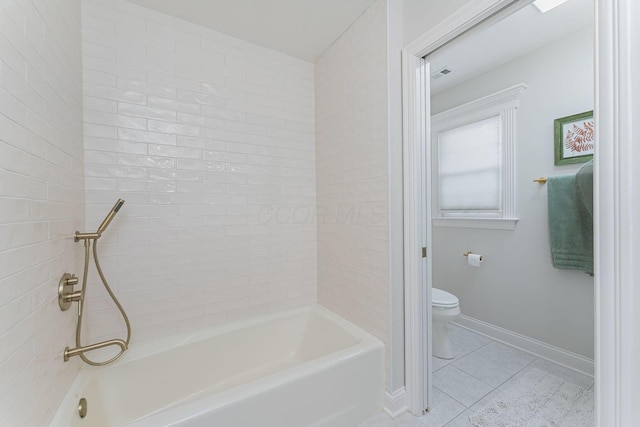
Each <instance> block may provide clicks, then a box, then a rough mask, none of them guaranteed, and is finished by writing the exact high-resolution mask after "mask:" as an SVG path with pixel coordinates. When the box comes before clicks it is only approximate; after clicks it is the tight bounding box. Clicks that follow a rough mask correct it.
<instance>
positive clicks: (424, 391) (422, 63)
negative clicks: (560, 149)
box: [403, 2, 593, 413]
mask: <svg viewBox="0 0 640 427" xmlns="http://www.w3.org/2000/svg"><path fill="white" fill-rule="evenodd" d="M507 3H509V2H502V5H501V7H506V6H508V4H507ZM493 6H494V7H495V2H493ZM523 6H526V5H523V4H522V3H520V4H519V5H518V7H519V8H522V7H523ZM495 12H496V9H495V8H494V9H491V7H490V6H489V5H488V2H487V8H486V9H485V10H484V11H483V12H478V10H473V11H472V10H470V11H469V13H468V15H467V16H465V17H463V16H462V15H463V14H460V15H459V16H458V20H457V22H449V23H445V24H444V25H443V28H441V29H440V30H438V29H435V30H434V31H432V32H430V33H428V34H427V35H425V37H423V38H422V39H421V40H418V41H416V42H415V43H414V44H412V45H410V46H409V47H408V48H407V50H406V52H405V55H404V56H403V61H404V62H403V67H404V68H405V70H416V73H415V75H412V74H413V73H412V72H409V73H405V75H404V77H405V79H408V80H412V82H411V84H406V81H405V85H404V89H405V91H404V96H405V111H406V109H407V107H409V108H411V107H412V108H413V111H414V112H415V111H419V112H420V113H421V114H422V117H425V116H430V113H429V111H428V110H429V108H430V105H429V104H430V103H429V100H428V98H427V97H426V96H424V97H421V96H420V93H421V92H424V93H429V92H430V85H431V82H430V81H429V80H430V79H429V77H430V75H432V74H434V73H437V72H439V71H441V70H442V69H447V67H446V66H445V65H443V64H440V66H438V67H437V69H436V67H433V68H431V65H432V64H433V63H435V61H431V60H432V59H433V58H428V59H427V60H425V59H423V58H424V56H425V55H426V54H428V53H430V52H433V51H434V50H435V48H437V47H440V46H441V45H442V44H444V43H445V42H449V41H450V40H451V39H453V38H454V37H455V36H456V35H459V34H461V33H464V32H465V31H467V30H468V29H469V28H471V27H473V26H475V25H476V24H478V23H479V22H482V21H485V20H487V19H489V21H493V22H491V23H492V24H493V23H495V22H497V21H498V20H497V19H496V18H495ZM511 13H514V14H515V10H511V11H508V12H507V13H506V14H511ZM492 16H493V17H492ZM447 26H448V30H447V29H446V28H445V27H447ZM438 31H440V32H439V33H438ZM456 31H457V34H456ZM465 37H472V36H465ZM454 44H455V42H453V43H451V45H454ZM420 48H422V49H421V50H420ZM409 52H412V53H409ZM452 68H453V67H452ZM455 72H456V71H455V70H454V73H455ZM447 74H448V73H447ZM452 75H453V74H452ZM451 99H452V97H447V100H451ZM447 100H445V101H442V102H441V104H442V103H444V104H446V102H448V101H447ZM452 102H453V101H452ZM448 106H449V107H450V106H451V105H448ZM440 108H441V109H442V107H440ZM577 108H578V109H579V108H580V107H577ZM425 112H426V114H425ZM422 117H421V116H420V115H417V114H410V115H409V116H408V117H405V147H404V148H405V183H406V185H405V200H407V201H408V202H409V203H407V204H405V225H406V226H407V228H408V229H413V231H416V230H417V231H418V233H417V234H418V235H419V236H420V237H421V239H422V240H421V241H420V243H422V245H424V246H425V247H426V248H427V252H428V253H430V254H432V253H434V252H435V251H436V248H434V247H433V243H432V239H433V235H432V234H431V233H429V232H427V231H430V230H428V227H427V224H424V223H421V218H423V217H427V216H430V215H431V213H432V212H431V200H429V199H425V198H421V197H422V196H421V195H420V194H419V193H420V188H419V187H420V185H421V183H426V186H427V187H430V186H431V184H432V183H431V180H432V177H431V176H430V175H429V174H428V173H426V174H425V171H424V169H423V165H420V164H419V162H418V161H416V160H415V159H416V158H425V159H426V162H427V163H430V161H431V157H432V153H431V152H430V150H427V144H425V141H422V143H418V144H416V145H414V146H413V147H412V146H411V144H409V143H407V142H410V141H414V142H415V141H420V140H421V138H423V137H424V135H425V134H427V132H429V127H430V123H428V122H426V121H424V119H423V118H422ZM558 117H560V115H558ZM551 144H553V143H552V142H551ZM421 151H422V152H421ZM420 155H422V157H420ZM551 162H552V163H551V165H552V167H553V159H552V160H551ZM536 170H541V171H542V172H540V173H537V172H536V173H533V174H534V175H538V174H539V175H552V174H553V172H554V171H553V169H552V170H550V171H549V172H548V173H547V172H546V171H544V170H543V169H536ZM527 173H528V172H527ZM527 173H522V174H520V176H525V175H527ZM421 174H423V176H421ZM556 174H558V173H556ZM411 177H413V178H415V177H420V178H421V180H417V179H416V180H415V182H412V179H411ZM537 177H538V176H533V175H532V176H531V177H528V178H527V179H529V181H530V183H531V184H532V186H534V188H536V190H537V191H539V190H540V189H539V184H537V183H536V184H534V183H533V179H534V178H537ZM407 178H409V179H407ZM535 186H538V187H535ZM422 194H424V192H422ZM543 195H544V194H543ZM412 202H413V203H415V205H413V206H412V205H411V203H412ZM412 207H413V208H416V211H414V212H413V213H412V212H407V211H406V210H407V208H412ZM427 213H428V214H429V215H426V214H427ZM544 216H545V217H546V213H545V215H544ZM429 228H430V227H429ZM405 238H407V236H405ZM415 243H417V241H416V240H415V238H414V241H413V242H411V241H409V242H405V256H406V259H405V272H406V273H408V274H407V284H408V286H407V299H406V300H407V301H408V302H407V307H409V306H410V305H411V302H410V301H411V300H413V302H414V307H411V308H409V309H408V310H407V336H408V342H407V353H408V357H407V373H408V375H407V398H408V406H409V408H410V409H411V411H412V412H414V413H416V412H415V411H416V408H420V405H424V406H422V407H425V406H428V404H429V400H430V392H431V389H430V387H429V384H431V383H432V377H431V371H432V367H431V366H429V365H430V364H429V363H427V367H426V368H423V370H422V372H420V369H421V368H420V367H419V366H418V365H419V363H418V362H417V359H416V354H418V353H419V352H422V357H423V359H422V360H425V359H427V357H428V356H429V355H430V353H431V348H430V345H431V344H430V342H429V340H425V341H424V342H422V343H421V344H416V340H413V339H412V337H415V336H416V334H415V332H416V331H417V330H418V329H420V330H421V332H423V333H424V332H426V334H425V335H427V336H430V334H431V327H432V325H431V324H430V315H431V313H430V311H431V306H430V304H425V306H424V307H422V309H416V307H415V306H417V305H418V304H417V303H415V301H431V283H430V280H431V276H432V274H433V271H434V270H433V269H432V264H431V263H432V260H431V259H430V258H427V259H419V260H416V258H417V257H416V258H414V255H416V253H417V251H418V248H415V247H412V246H417V245H415ZM436 244H437V242H436ZM467 249H469V250H474V249H473V248H470V247H469V248H467ZM476 250H479V249H476ZM459 252H461V251H459ZM456 255H457V256H458V257H459V258H462V252H461V253H459V254H457V252H456ZM449 258H451V260H453V259H454V257H453V254H451V255H450V256H449ZM451 262H458V260H455V261H451ZM437 264H438V266H440V265H441V262H440V261H438V262H437ZM436 269H437V267H436ZM412 274H413V276H412ZM416 278H419V280H421V279H423V278H424V279H426V280H428V281H429V283H428V286H426V288H425V287H422V288H421V287H420V286H411V281H412V280H414V279H416ZM583 302H584V301H583ZM463 313H464V308H463ZM590 335H591V337H593V332H591V333H590ZM583 345H584V344H583ZM587 346H588V344H587ZM576 353H577V354H579V353H578V352H576ZM585 359H588V357H585ZM418 360H419V359H418ZM416 372H417V373H418V374H419V377H420V378H423V379H424V380H423V381H420V380H416V379H415V378H413V377H414V376H415V373H416Z"/></svg>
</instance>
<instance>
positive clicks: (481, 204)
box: [438, 116, 502, 213]
mask: <svg viewBox="0 0 640 427" xmlns="http://www.w3.org/2000/svg"><path fill="white" fill-rule="evenodd" d="M500 123H501V120H500V116H495V117H490V118H488V119H485V120H480V121H477V122H473V123H470V124H467V125H464V126H460V127H456V128H453V129H448V130H446V131H442V132H439V133H438V185H439V204H440V210H441V211H442V212H443V213H447V212H450V213H455V212H466V211H487V212H497V211H500V208H501V203H502V200H501V179H500V176H501V169H500V167H501V166H500V165H501V164H502V162H501V158H500V156H501V154H500V153H501V149H500V140H501V134H500V133H501V126H500Z"/></svg>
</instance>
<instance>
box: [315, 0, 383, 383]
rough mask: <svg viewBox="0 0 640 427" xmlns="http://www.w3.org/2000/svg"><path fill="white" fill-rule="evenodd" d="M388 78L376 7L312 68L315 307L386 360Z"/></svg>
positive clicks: (378, 5) (380, 8)
mask: <svg viewBox="0 0 640 427" xmlns="http://www.w3.org/2000/svg"><path fill="white" fill-rule="evenodd" d="M387 73H388V70H387V4H386V1H384V0H379V1H377V2H376V3H374V4H373V5H372V6H371V7H370V8H369V9H368V10H367V11H366V12H365V13H364V14H363V15H362V16H361V17H360V18H359V19H358V20H357V21H356V22H355V23H354V24H353V25H352V26H351V27H350V28H349V29H348V30H347V31H346V32H345V33H344V34H343V35H342V36H341V37H340V38H339V39H338V40H337V41H336V42H335V43H334V44H333V45H332V46H331V47H330V48H329V49H328V50H327V51H326V52H325V53H324V54H323V55H322V56H321V57H320V58H319V59H318V60H317V61H316V66H315V77H316V90H315V93H316V179H317V203H318V212H319V214H318V301H319V302H320V303H321V304H323V305H325V306H326V307H328V308H330V309H331V310H333V311H335V312H336V313H338V314H340V315H341V316H343V317H345V318H346V319H348V320H350V321H352V322H353V323H355V324H357V325H359V326H360V327H362V328H363V329H365V330H367V331H369V332H370V333H372V334H373V335H375V336H376V337H378V338H380V339H381V340H382V341H384V342H385V343H386V344H387V358H388V357H389V351H388V350H389V348H388V344H389V339H390V337H389V323H390V320H389V319H390V308H389V307H390V303H389V293H390V290H389V218H388V210H389V190H388V189H389V174H388V124H387V123H388V116H387V106H388V93H387V91H386V90H385V88H386V87H387ZM387 369H388V363H387ZM388 379H389V376H388V375H387V385H389V382H388Z"/></svg>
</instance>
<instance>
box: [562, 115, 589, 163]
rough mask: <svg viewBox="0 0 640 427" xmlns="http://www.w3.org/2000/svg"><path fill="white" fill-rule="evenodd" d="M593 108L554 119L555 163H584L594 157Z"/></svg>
mask: <svg viewBox="0 0 640 427" xmlns="http://www.w3.org/2000/svg"><path fill="white" fill-rule="evenodd" d="M593 127H594V121H593V110H591V111H587V112H584V113H580V114H574V115H573V116H567V117H561V118H559V119H555V120H554V121H553V135H554V152H555V164H556V165H567V164H571V163H584V162H587V161H589V160H591V159H592V158H593V147H594V143H595V133H594V129H593Z"/></svg>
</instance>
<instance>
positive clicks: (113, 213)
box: [96, 199, 124, 234]
mask: <svg viewBox="0 0 640 427" xmlns="http://www.w3.org/2000/svg"><path fill="white" fill-rule="evenodd" d="M122 205H124V200H122V199H118V201H117V202H116V204H115V205H113V207H112V208H111V210H110V211H109V213H108V214H107V216H106V217H105V219H104V221H102V224H100V227H98V231H96V233H98V234H102V233H103V232H104V230H106V229H107V227H108V226H109V224H110V223H111V220H112V219H113V217H114V216H116V214H117V213H118V211H119V210H120V208H121V207H122Z"/></svg>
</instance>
